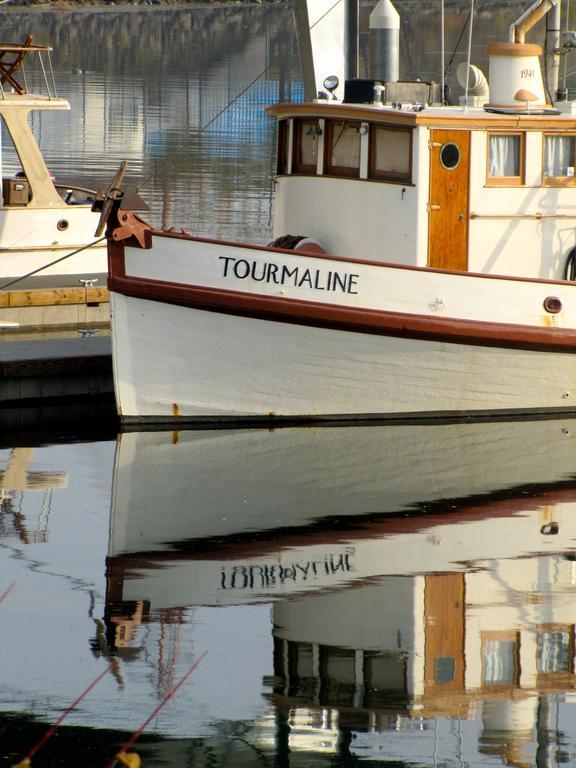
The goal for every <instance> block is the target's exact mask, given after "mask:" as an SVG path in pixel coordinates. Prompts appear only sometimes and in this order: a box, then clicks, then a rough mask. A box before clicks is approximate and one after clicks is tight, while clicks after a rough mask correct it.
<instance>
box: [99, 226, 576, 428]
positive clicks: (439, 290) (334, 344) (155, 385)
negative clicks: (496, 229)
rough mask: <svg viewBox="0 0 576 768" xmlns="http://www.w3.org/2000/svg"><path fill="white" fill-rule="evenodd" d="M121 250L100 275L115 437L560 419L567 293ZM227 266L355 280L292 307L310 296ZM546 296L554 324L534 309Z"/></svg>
mask: <svg viewBox="0 0 576 768" xmlns="http://www.w3.org/2000/svg"><path fill="white" fill-rule="evenodd" d="M113 247H114V246H113ZM123 250H124V249H118V253H117V255H116V256H115V257H113V258H112V259H111V265H110V270H111V282H110V287H111V290H112V313H113V349H114V367H115V380H116V396H117V403H118V410H119V413H120V415H121V417H122V418H123V420H124V421H125V422H131V421H136V422H137V421H149V422H150V421H152V422H153V421H157V422H159V423H162V422H166V421H172V420H181V421H196V420H202V419H216V420H219V419H240V420H242V419H247V418H275V419H289V420H293V419H300V418H303V419H306V418H312V419H318V418H327V419H335V418H386V417H389V418H391V417H393V418H412V417H436V416H443V417H446V416H459V415H462V414H472V415H476V416H485V415H490V414H506V413H510V414H512V413H517V412H522V413H531V412H532V413H538V412H555V411H558V412H559V411H566V410H573V409H574V406H575V403H576V358H575V357H574V351H575V350H576V334H575V332H574V330H573V326H574V323H573V318H572V317H571V314H572V310H571V305H572V303H573V301H572V295H573V294H574V287H573V286H571V285H570V284H568V283H566V284H560V283H553V282H551V281H524V280H510V279H506V278H490V279H485V278H484V277H483V276H467V275H463V274H461V273H460V274H457V273H442V272H439V271H433V270H421V269H406V268H401V267H394V266H391V265H380V264H371V263H366V262H359V261H358V262H353V261H350V260H348V261H346V260H335V259H330V258H328V259H326V258H325V257H317V256H311V255H308V254H306V255H304V254H302V255H297V254H286V253H282V252H278V251H275V250H274V249H254V248H251V249H249V257H248V255H247V253H248V249H246V253H244V256H243V258H242V259H241V258H240V256H241V255H242V249H241V247H240V246H236V245H227V244H218V243H211V242H208V241H204V242H203V241H199V240H196V239H193V238H181V239H178V238H168V237H163V236H158V235H156V236H155V237H154V239H153V247H152V249H150V250H140V249H136V248H129V249H126V250H127V251H128V253H127V255H122V254H121V253H120V251H122V252H123ZM118 254H119V255H118ZM239 254H240V256H239ZM120 260H122V263H120ZM240 261H243V262H246V263H254V264H257V265H260V267H261V269H260V272H258V274H259V275H262V274H266V272H265V265H266V264H268V263H274V264H276V266H277V267H278V269H282V268H283V267H284V266H286V269H288V270H294V265H298V267H299V269H300V272H299V274H301V275H303V274H304V273H305V272H306V271H308V272H309V273H310V274H319V273H320V272H322V275H326V274H328V273H331V274H334V273H335V272H337V271H339V274H341V275H353V279H354V284H353V287H354V290H353V291H350V292H346V291H342V292H341V293H340V294H339V296H337V297H335V296H334V295H332V296H329V295H328V292H327V291H326V290H323V292H322V293H321V292H320V291H319V290H316V291H314V290H309V291H308V294H306V290H307V289H308V288H314V285H311V286H308V285H304V286H303V285H299V286H295V285H278V284H276V283H273V282H272V283H270V282H264V281H255V280H242V279H234V278H235V275H234V274H232V275H230V274H229V273H228V271H227V270H228V267H230V265H231V264H233V263H240ZM225 270H226V271H227V274H224V271H225ZM255 274H256V272H255ZM276 274H279V272H276ZM160 276H162V278H163V279H160ZM230 276H231V277H232V278H233V279H232V280H231V281H228V282H227V280H228V278H229V277H230ZM320 279H322V278H320ZM343 280H344V278H343ZM344 282H345V280H344ZM324 287H325V284H324ZM356 287H357V288H358V290H356ZM551 294H554V297H555V298H557V299H558V301H559V302H560V303H561V305H562V307H563V311H562V312H561V313H560V314H559V315H546V313H545V312H544V310H543V309H542V306H543V302H544V301H545V300H546V298H547V297H549V296H550V295H551ZM445 308H448V310H449V311H450V310H451V314H449V313H448V312H446V311H445Z"/></svg>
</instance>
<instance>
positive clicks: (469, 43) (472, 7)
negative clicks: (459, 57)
mask: <svg viewBox="0 0 576 768" xmlns="http://www.w3.org/2000/svg"><path fill="white" fill-rule="evenodd" d="M473 27H474V0H470V27H469V29H468V58H467V64H468V69H467V71H468V72H469V71H470V59H471V58H472V29H473ZM469 79H470V78H469V77H468V76H466V90H465V91H464V112H465V113H466V112H468V82H469Z"/></svg>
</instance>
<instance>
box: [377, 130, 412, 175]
mask: <svg viewBox="0 0 576 768" xmlns="http://www.w3.org/2000/svg"><path fill="white" fill-rule="evenodd" d="M372 140H373V141H374V143H375V158H374V168H375V170H376V171H380V172H386V171H388V172H390V173H393V174H408V173H409V172H410V134H409V133H408V132H407V131H391V130H388V129H386V128H375V129H374V136H373V139H372Z"/></svg>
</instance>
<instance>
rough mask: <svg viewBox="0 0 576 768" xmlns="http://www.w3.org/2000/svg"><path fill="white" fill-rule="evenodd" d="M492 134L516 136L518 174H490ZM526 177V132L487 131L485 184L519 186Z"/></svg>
mask: <svg viewBox="0 0 576 768" xmlns="http://www.w3.org/2000/svg"><path fill="white" fill-rule="evenodd" d="M492 136H518V137H519V138H520V142H519V147H518V165H519V171H520V173H519V174H518V176H490V174H489V170H490V139H491V138H492ZM525 179H526V134H525V133H524V132H523V131H488V132H487V134H486V186H487V187H521V186H523V184H524V181H525Z"/></svg>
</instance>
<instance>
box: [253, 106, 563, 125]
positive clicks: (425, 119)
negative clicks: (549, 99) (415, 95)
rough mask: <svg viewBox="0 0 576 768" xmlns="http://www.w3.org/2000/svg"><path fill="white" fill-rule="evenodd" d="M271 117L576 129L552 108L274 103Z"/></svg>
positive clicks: (270, 112)
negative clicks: (543, 110)
mask: <svg viewBox="0 0 576 768" xmlns="http://www.w3.org/2000/svg"><path fill="white" fill-rule="evenodd" d="M268 114H270V115H272V116H274V117H277V118H279V119H281V118H288V117H303V118H306V117H315V118H327V119H329V118H332V119H334V118H335V119H339V118H340V119H349V120H361V121H362V120H369V121H370V122H382V123H387V124H390V123H393V124H398V125H412V126H415V125H431V126H442V127H454V128H456V127H462V128H468V129H469V128H473V127H474V126H476V127H478V128H489V127H494V128H516V129H519V128H522V129H523V130H524V129H527V128H535V129H539V130H542V129H543V128H544V129H545V128H546V127H548V126H550V128H555V129H561V130H576V113H575V114H565V113H560V112H556V111H555V110H552V109H550V110H549V111H548V112H547V113H546V114H537V113H536V111H533V112H529V111H526V112H516V113H510V112H507V113H506V112H493V111H488V110H486V109H484V108H482V107H462V106H425V107H424V108H423V109H421V110H419V111H414V110H412V109H407V108H403V109H397V108H394V107H393V106H391V105H390V106H388V105H384V106H376V105H374V104H346V103H342V102H339V101H326V100H324V99H323V100H318V101H314V102H292V103H285V104H275V105H274V106H271V107H269V108H268Z"/></svg>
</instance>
